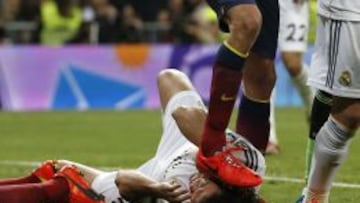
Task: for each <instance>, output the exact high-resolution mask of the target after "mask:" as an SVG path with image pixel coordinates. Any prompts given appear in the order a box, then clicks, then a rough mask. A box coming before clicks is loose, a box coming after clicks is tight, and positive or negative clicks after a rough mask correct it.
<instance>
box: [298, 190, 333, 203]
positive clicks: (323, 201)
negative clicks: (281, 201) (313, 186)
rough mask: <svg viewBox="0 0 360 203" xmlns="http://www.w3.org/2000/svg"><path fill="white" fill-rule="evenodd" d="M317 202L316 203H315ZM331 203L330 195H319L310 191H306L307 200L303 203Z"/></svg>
mask: <svg viewBox="0 0 360 203" xmlns="http://www.w3.org/2000/svg"><path fill="white" fill-rule="evenodd" d="M314 200H316V201H314ZM312 202H316V203H329V193H322V194H317V193H314V192H311V191H309V190H306V191H305V198H304V200H303V201H302V203H312Z"/></svg>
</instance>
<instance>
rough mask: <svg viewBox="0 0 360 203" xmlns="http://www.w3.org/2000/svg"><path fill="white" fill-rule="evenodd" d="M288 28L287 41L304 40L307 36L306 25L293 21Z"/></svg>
mask: <svg viewBox="0 0 360 203" xmlns="http://www.w3.org/2000/svg"><path fill="white" fill-rule="evenodd" d="M287 28H288V29H289V30H290V33H289V35H288V36H287V37H286V41H300V42H302V41H304V40H305V38H306V36H305V34H306V25H304V24H301V25H298V26H297V25H295V24H294V23H291V24H289V25H288V26H287Z"/></svg>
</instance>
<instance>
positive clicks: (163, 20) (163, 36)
mask: <svg viewBox="0 0 360 203" xmlns="http://www.w3.org/2000/svg"><path fill="white" fill-rule="evenodd" d="M156 23H157V26H158V31H157V34H156V35H157V40H158V41H159V42H171V41H172V39H173V38H172V36H171V33H170V31H169V30H170V26H171V23H172V22H171V14H170V12H169V10H168V9H165V8H164V9H161V10H160V11H159V13H158V15H157V17H156Z"/></svg>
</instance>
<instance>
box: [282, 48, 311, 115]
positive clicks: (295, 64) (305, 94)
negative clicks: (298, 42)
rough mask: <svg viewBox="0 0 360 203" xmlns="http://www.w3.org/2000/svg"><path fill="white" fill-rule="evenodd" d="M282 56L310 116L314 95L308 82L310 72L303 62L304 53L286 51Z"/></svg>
mask: <svg viewBox="0 0 360 203" xmlns="http://www.w3.org/2000/svg"><path fill="white" fill-rule="evenodd" d="M281 56H282V59H283V61H284V64H285V67H286V69H287V70H288V72H289V74H290V77H291V78H292V81H293V84H294V85H295V87H296V89H297V90H298V92H299V94H300V97H301V98H302V100H303V102H304V104H305V109H306V116H307V118H309V117H310V111H311V104H312V101H313V98H314V96H313V93H312V90H311V88H310V87H309V86H308V85H307V84H306V82H307V80H308V73H307V68H306V67H307V65H306V64H305V62H303V53H301V52H288V51H285V52H282V53H281Z"/></svg>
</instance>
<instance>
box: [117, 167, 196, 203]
mask: <svg viewBox="0 0 360 203" xmlns="http://www.w3.org/2000/svg"><path fill="white" fill-rule="evenodd" d="M115 184H116V185H117V187H118V189H119V193H120V195H121V196H122V197H123V198H125V199H126V200H128V201H130V202H137V201H139V200H141V199H144V198H147V197H154V198H161V199H165V200H167V201H169V202H174V203H177V202H183V201H186V200H188V199H189V198H190V195H189V193H188V191H186V190H185V189H182V188H181V186H180V185H179V184H177V183H176V182H158V181H156V180H154V179H152V178H150V177H148V176H146V175H145V174H143V173H141V172H139V171H135V170H120V171H118V174H117V176H116V179H115Z"/></svg>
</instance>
